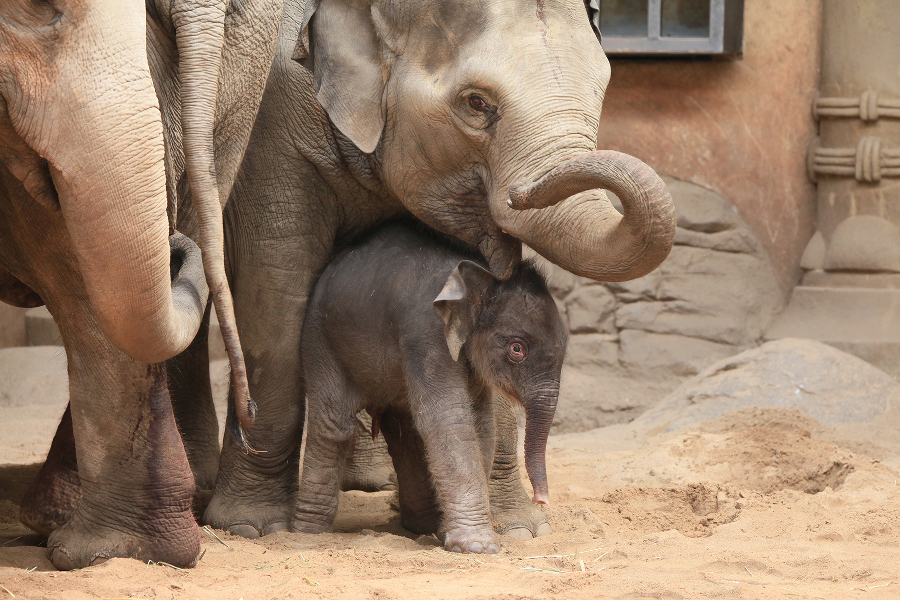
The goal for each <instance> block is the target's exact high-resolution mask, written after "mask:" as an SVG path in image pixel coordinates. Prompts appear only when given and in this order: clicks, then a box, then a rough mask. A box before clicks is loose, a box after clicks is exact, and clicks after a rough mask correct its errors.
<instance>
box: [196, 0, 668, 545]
mask: <svg viewBox="0 0 900 600" xmlns="http://www.w3.org/2000/svg"><path fill="white" fill-rule="evenodd" d="M295 59H296V60H295ZM298 61H299V62H298ZM301 62H302V63H303V64H300V63H301ZM304 65H305V66H304ZM609 73H610V71H609V62H608V61H607V59H606V57H605V55H604V53H603V50H602V48H601V47H600V44H599V43H598V40H597V36H596V35H595V34H594V31H593V30H592V28H591V26H590V23H589V22H588V18H587V15H586V12H585V7H584V4H583V2H582V0H546V1H543V2H538V3H535V2H533V1H532V0H527V1H526V0H509V1H505V2H489V1H486V0H480V1H471V0H467V1H461V0H451V1H447V2H440V3H432V2H417V1H413V0H406V1H400V0H395V1H389V0H358V1H357V0H354V1H351V0H321V1H320V2H314V1H312V0H308V1H306V2H302V1H299V0H291V1H290V2H288V3H286V7H285V19H284V21H283V24H282V28H281V35H280V40H279V44H278V49H277V50H276V56H275V60H274V61H273V66H272V72H271V75H270V77H269V80H268V83H267V87H266V91H265V94H264V96H263V101H262V104H261V106H260V112H259V116H258V118H257V121H256V123H255V125H254V130H253V133H252V135H251V140H250V144H249V146H248V149H247V153H246V155H245V158H244V161H243V163H242V166H241V170H240V172H239V174H238V178H237V181H236V182H235V186H234V189H233V191H232V197H231V199H230V201H229V204H228V207H227V208H226V214H225V226H226V235H227V245H228V248H229V251H228V257H229V270H230V271H229V273H230V281H231V283H232V291H233V293H234V298H235V309H236V317H237V322H238V325H239V327H240V331H241V342H242V344H243V346H244V349H245V352H246V359H247V369H248V376H249V378H250V381H251V395H252V397H253V399H254V400H255V401H256V402H257V403H258V404H259V407H260V409H259V415H258V417H257V420H256V422H255V423H254V425H253V427H252V428H251V429H250V430H249V431H248V438H249V440H250V445H251V446H252V447H253V448H255V449H257V450H260V451H261V452H260V453H255V454H242V453H240V452H237V451H234V450H233V449H232V448H231V444H229V443H227V441H226V443H225V444H224V445H223V452H222V454H221V458H220V468H219V475H218V479H217V481H216V489H215V492H214V495H213V497H212V499H211V502H210V504H209V506H208V508H207V510H206V513H205V520H206V522H207V523H208V524H210V525H212V526H214V527H218V528H222V529H226V530H230V531H231V532H233V533H237V534H241V535H244V536H248V537H256V536H258V535H262V534H266V533H270V532H273V531H279V530H285V529H288V528H289V527H290V522H291V518H292V508H291V507H292V501H291V499H292V495H293V494H294V493H295V492H296V491H297V489H298V473H299V444H300V440H301V435H302V427H303V425H302V422H303V406H302V402H301V401H300V399H302V398H303V396H304V387H303V381H302V376H301V374H302V372H303V369H302V362H303V361H302V357H301V353H300V340H301V337H302V321H303V315H304V313H305V308H306V303H307V298H308V296H309V294H310V291H311V289H312V287H313V285H314V283H315V281H316V279H317V277H318V276H319V274H320V273H321V272H322V270H323V269H324V267H325V265H326V264H327V262H328V260H329V258H330V257H331V256H332V254H333V251H334V249H335V247H338V246H340V245H342V244H345V243H347V242H348V241H349V240H352V239H354V238H355V237H357V236H359V235H361V234H363V233H364V232H365V231H366V230H368V229H370V228H372V227H374V226H375V225H377V224H378V223H380V222H383V221H385V220H388V219H391V218H395V217H398V216H401V215H408V214H412V215H413V216H415V217H417V218H418V219H420V220H421V221H423V222H424V223H426V224H427V225H429V226H430V227H432V228H433V229H435V230H437V231H440V232H442V233H444V234H447V235H449V236H451V237H454V238H456V239H458V240H460V241H461V242H463V243H465V244H467V245H468V246H470V247H471V248H473V249H475V250H477V251H478V252H479V253H480V254H481V255H482V256H483V257H484V259H485V260H486V263H487V265H488V266H489V269H490V271H491V272H492V273H494V274H495V275H497V276H498V277H500V278H507V277H509V276H510V275H511V274H512V273H513V271H514V270H515V268H516V266H517V264H518V262H519V260H520V256H521V245H522V242H525V243H527V244H528V245H529V246H531V247H532V248H534V249H535V250H536V251H537V252H538V253H540V254H541V255H543V256H545V257H547V258H548V259H550V260H551V261H552V262H554V263H556V264H558V265H560V266H562V267H564V268H565V269H567V270H570V271H572V272H573V273H576V274H578V275H583V276H586V277H590V278H594V279H597V280H625V279H630V278H635V277H639V276H641V275H643V274H645V273H647V272H649V271H651V270H652V269H654V268H655V267H656V266H657V265H658V264H659V263H660V262H661V261H662V260H663V259H664V258H665V256H666V255H667V253H668V252H669V249H670V248H671V245H672V241H673V238H674V232H675V220H674V211H673V207H672V202H671V197H670V196H669V195H668V192H667V190H666V188H665V185H664V184H663V183H662V181H661V180H660V179H659V178H658V177H657V176H656V174H655V173H654V172H653V171H652V169H650V168H649V167H647V166H646V165H644V164H643V163H641V162H640V161H638V160H637V159H635V158H632V157H629V156H626V155H623V154H619V153H615V152H609V151H597V150H596V143H597V130H598V126H599V117H600V110H601V105H602V101H603V96H604V93H605V90H606V85H607V82H608V81H609ZM601 188H602V189H610V190H612V191H613V192H615V193H616V194H617V195H618V196H619V197H620V198H621V199H622V203H623V206H624V216H623V215H620V214H619V213H618V212H617V211H616V210H615V209H614V208H613V207H612V206H611V205H610V203H609V201H608V200H607V198H606V195H605V193H604V192H603V191H602V189H601ZM500 421H502V423H503V426H502V428H501V429H500V430H499V434H498V447H499V451H498V453H497V454H496V456H495V465H494V471H493V473H492V476H491V506H492V509H493V510H495V512H496V511H500V512H501V513H503V515H502V519H501V520H502V521H503V522H504V523H506V524H507V526H508V527H510V528H511V529H519V532H520V533H524V534H527V535H528V537H530V536H531V535H534V534H535V533H537V531H538V529H540V528H541V527H542V526H543V527H544V528H545V529H546V527H547V525H546V523H545V520H544V518H543V516H542V515H541V514H540V511H537V510H535V509H534V508H533V507H532V504H531V502H530V501H529V499H528V496H527V494H525V493H524V489H523V488H522V486H521V483H519V481H518V470H517V469H518V466H517V463H516V459H515V450H514V446H515V444H514V440H515V433H514V432H515V426H514V421H513V420H511V419H510V418H509V417H506V418H501V419H500ZM511 436H512V437H511ZM227 437H228V432H227V431H226V438H227ZM511 440H512V441H511Z"/></svg>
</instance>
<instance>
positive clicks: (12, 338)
mask: <svg viewBox="0 0 900 600" xmlns="http://www.w3.org/2000/svg"><path fill="white" fill-rule="evenodd" d="M26 310H27V309H25V308H16V307H15V306H10V305H9V304H4V303H3V302H0V348H12V347H14V346H24V345H26V343H27V338H26V335H25V311H26Z"/></svg>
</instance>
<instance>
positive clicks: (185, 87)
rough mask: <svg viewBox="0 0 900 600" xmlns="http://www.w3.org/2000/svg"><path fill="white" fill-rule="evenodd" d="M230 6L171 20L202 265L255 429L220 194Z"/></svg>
mask: <svg viewBox="0 0 900 600" xmlns="http://www.w3.org/2000/svg"><path fill="white" fill-rule="evenodd" d="M226 8H227V2H225V0H219V1H217V2H213V3H211V4H208V5H205V6H201V7H198V8H193V7H192V8H190V9H188V10H184V11H176V12H175V13H174V14H173V16H172V18H173V22H174V24H175V28H176V43H177V45H178V52H179V55H180V57H181V58H180V61H179V70H180V76H181V102H182V109H181V115H182V127H183V130H184V138H183V143H184V162H185V171H186V173H187V178H188V182H189V184H190V187H191V194H192V197H193V200H194V206H195V207H196V210H197V215H198V219H199V222H200V239H201V244H200V245H201V247H202V249H203V268H204V271H205V273H206V281H207V283H208V285H209V288H210V290H211V292H212V297H213V303H214V305H215V307H216V315H217V316H218V318H219V327H220V328H221V330H222V337H223V338H224V341H225V349H226V351H227V353H228V360H229V363H230V365H231V377H232V382H233V384H234V402H235V408H236V411H237V416H238V421H239V422H240V424H241V425H242V426H243V427H250V426H251V425H252V424H253V420H254V418H255V417H256V404H255V403H254V402H253V400H252V399H251V398H250V389H249V387H248V384H247V368H246V366H245V364H244V355H243V352H242V351H241V342H240V338H239V337H238V332H237V325H236V321H235V316H234V304H233V301H232V297H231V290H230V289H229V287H228V280H227V278H226V275H225V239H224V230H223V224H222V205H223V204H224V200H223V198H222V197H220V194H219V188H218V181H217V179H216V170H215V155H214V151H213V148H214V145H213V131H214V128H215V121H214V119H215V113H216V101H217V95H218V82H219V67H220V64H221V59H222V47H223V43H224V37H225V11H226ZM237 439H238V444H239V445H240V446H241V447H242V448H243V449H244V450H245V451H246V450H248V449H249V446H248V445H247V441H246V437H245V436H244V434H243V432H238V438H237Z"/></svg>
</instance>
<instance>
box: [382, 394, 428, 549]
mask: <svg viewBox="0 0 900 600" xmlns="http://www.w3.org/2000/svg"><path fill="white" fill-rule="evenodd" d="M381 425H382V431H383V432H384V440H385V442H387V447H388V450H389V452H390V456H391V459H392V460H393V463H394V468H395V469H396V472H397V485H398V488H399V489H398V491H397V496H398V501H399V504H400V524H401V525H403V527H404V528H405V529H407V530H409V531H411V532H413V533H418V534H420V535H428V534H431V533H437V531H438V527H439V526H440V523H441V511H440V508H439V506H438V500H437V493H436V492H435V490H434V483H433V482H432V480H431V472H430V471H429V469H428V463H427V462H426V461H425V443H424V442H423V441H422V437H421V436H420V435H419V433H418V431H416V428H415V426H414V425H413V422H412V418H411V417H410V415H409V413H408V411H401V410H390V411H388V412H386V413H385V414H384V415H383V416H382V419H381Z"/></svg>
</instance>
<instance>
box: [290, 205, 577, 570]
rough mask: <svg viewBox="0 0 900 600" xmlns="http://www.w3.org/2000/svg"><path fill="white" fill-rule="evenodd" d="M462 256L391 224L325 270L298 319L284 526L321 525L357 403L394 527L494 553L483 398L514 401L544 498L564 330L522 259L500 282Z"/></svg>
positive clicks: (487, 402) (490, 438) (451, 546)
mask: <svg viewBox="0 0 900 600" xmlns="http://www.w3.org/2000/svg"><path fill="white" fill-rule="evenodd" d="M420 227H421V226H420ZM473 260H474V261H479V262H480V261H481V257H480V256H479V255H477V254H476V253H472V252H470V253H469V254H466V253H462V252H460V251H459V250H458V249H455V248H453V247H451V246H449V245H448V242H447V241H446V240H441V239H439V238H438V237H437V236H436V235H434V234H430V233H424V232H417V231H416V230H415V229H413V227H412V226H410V225H409V224H404V223H397V224H390V225H388V226H385V227H383V228H380V229H378V230H377V231H376V232H375V233H373V234H371V235H369V236H367V237H366V238H365V239H364V240H363V241H361V242H360V243H358V244H355V245H353V246H351V247H350V248H349V249H347V250H345V251H344V252H342V253H341V254H339V255H338V256H337V257H335V258H334V260H332V261H331V263H329V265H328V266H327V267H326V268H325V271H324V272H323V273H322V276H321V277H320V278H319V282H318V284H317V285H316V288H315V290H314V291H313V294H312V297H311V299H310V304H309V307H308V309H307V311H306V320H305V322H304V324H303V341H302V357H303V364H304V368H305V373H304V377H305V381H306V385H307V396H306V401H307V423H308V424H307V427H308V430H307V436H306V439H307V442H306V450H305V455H304V457H305V458H304V461H303V474H302V477H301V480H300V490H299V493H298V495H297V506H296V510H295V512H294V519H293V524H292V525H293V528H294V529H296V530H299V531H306V532H313V533H318V532H322V531H327V530H328V529H329V528H330V527H331V524H332V523H333V522H334V518H335V515H336V513H337V503H338V490H339V488H340V480H341V477H340V475H341V470H342V467H343V464H344V460H345V458H346V455H347V450H348V449H349V447H350V444H351V442H352V441H353V436H354V435H355V434H356V431H357V426H356V413H358V412H359V411H361V410H363V409H365V410H367V411H369V412H370V413H371V414H372V415H373V423H376V424H379V425H383V427H382V430H383V431H384V435H385V440H386V441H387V446H388V450H389V452H390V454H391V458H392V459H393V462H394V466H395V470H396V473H397V483H398V486H399V501H400V516H401V521H402V523H403V524H404V526H405V527H406V528H407V529H410V530H411V531H413V532H414V533H419V534H430V533H437V534H438V536H439V537H440V538H441V539H442V541H443V542H444V547H445V548H446V549H447V550H451V551H456V552H479V553H480V552H489V553H495V552H498V551H499V549H500V545H499V540H498V538H497V536H496V534H495V533H494V530H493V528H492V526H491V510H490V506H489V492H488V478H489V476H490V472H491V465H492V464H493V461H494V447H495V441H494V417H493V411H492V408H493V407H492V400H493V397H494V393H493V392H494V390H500V391H501V394H503V395H505V396H507V397H509V398H510V399H511V400H512V401H515V402H518V403H520V404H522V405H523V406H524V407H525V415H526V420H525V431H526V434H525V462H526V465H527V466H528V474H529V477H530V479H531V482H532V486H533V487H534V496H535V501H536V502H539V503H543V504H546V503H548V502H549V495H548V489H547V473H546V466H545V460H544V453H545V450H546V445H547V435H548V434H549V432H550V424H551V422H552V420H553V414H554V412H555V410H556V402H557V400H558V396H559V376H560V372H561V371H562V362H563V357H564V356H565V350H566V338H567V331H566V328H565V327H564V325H563V323H562V319H561V318H560V316H559V311H558V309H557V308H556V302H555V301H554V300H553V296H552V295H551V294H550V291H549V289H548V288H547V284H546V281H544V279H543V277H541V275H540V274H539V273H537V271H536V270H535V268H534V266H533V265H531V264H530V263H522V264H521V265H520V266H519V267H517V268H516V269H515V271H514V272H513V273H512V275H511V276H510V277H509V278H508V279H506V280H504V281H501V280H498V279H497V278H496V277H494V275H492V274H491V273H490V272H489V271H487V270H486V269H485V268H484V267H483V266H481V265H479V264H478V263H477V262H473ZM506 401H507V400H506V399H503V398H501V399H499V402H506ZM373 433H375V434H376V435H377V433H378V430H377V428H376V430H375V431H374V432H373Z"/></svg>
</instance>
